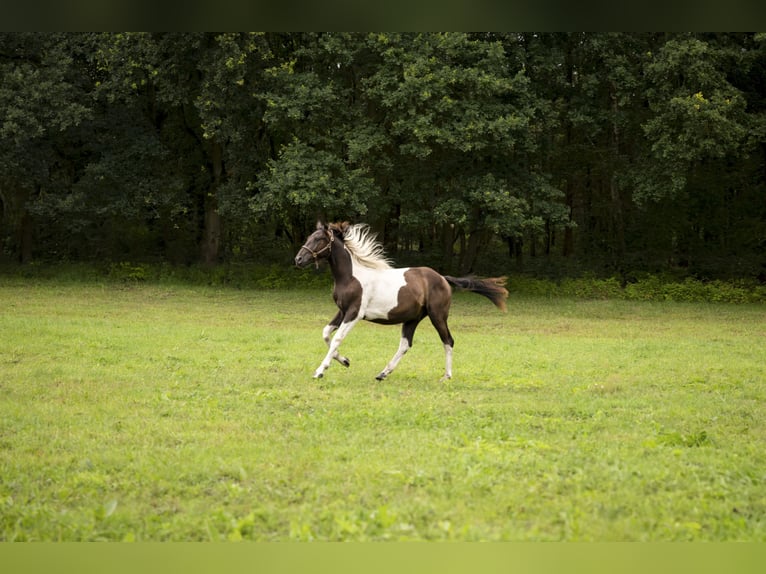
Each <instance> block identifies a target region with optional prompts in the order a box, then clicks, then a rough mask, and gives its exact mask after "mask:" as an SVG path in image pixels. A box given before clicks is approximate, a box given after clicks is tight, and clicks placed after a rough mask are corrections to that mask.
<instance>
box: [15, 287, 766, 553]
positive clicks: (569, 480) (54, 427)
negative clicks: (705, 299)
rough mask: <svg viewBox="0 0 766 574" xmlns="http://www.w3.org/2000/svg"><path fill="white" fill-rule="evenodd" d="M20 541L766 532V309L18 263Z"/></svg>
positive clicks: (682, 536)
mask: <svg viewBox="0 0 766 574" xmlns="http://www.w3.org/2000/svg"><path fill="white" fill-rule="evenodd" d="M0 308H2V313H0V539H1V540H101V539H105V540H158V541H159V540H237V539H242V538H244V539H255V540H399V539H429V540H431V539H449V540H453V539H457V540H758V541H764V540H766V488H765V484H764V483H765V481H766V450H764V448H763V445H764V444H766V308H764V307H763V306H762V305H761V306H747V305H711V304H682V303H646V302H630V301H577V300H572V299H558V300H555V299H554V300H547V299H532V298H527V299H517V298H514V296H513V295H512V296H511V300H510V301H509V312H508V313H507V314H505V315H504V314H502V313H500V312H498V311H497V310H496V309H495V308H494V307H492V305H491V304H490V303H489V302H487V301H486V300H484V299H482V298H480V297H478V296H476V295H472V294H457V295H456V297H455V302H454V304H453V311H452V318H451V324H450V326H451V329H452V332H453V334H454V336H455V339H456V348H455V357H454V371H455V378H454V379H453V380H452V381H451V382H449V383H446V384H443V383H439V382H438V381H439V378H440V376H441V374H442V369H443V360H444V357H443V350H442V347H441V344H440V342H439V340H438V337H437V335H436V333H435V331H434V330H433V329H432V327H431V326H430V325H429V324H428V323H427V322H426V323H424V324H423V325H421V328H420V329H419V330H418V332H417V333H416V335H415V346H414V348H413V349H412V350H411V351H410V353H409V354H408V355H407V356H406V357H405V358H404V359H403V360H402V363H401V364H400V365H399V368H398V369H397V371H395V372H394V374H393V375H391V376H390V377H389V379H387V380H386V381H385V382H383V383H379V382H376V381H375V380H374V376H375V375H376V374H377V373H378V372H379V371H380V370H381V368H382V367H383V366H384V365H385V363H386V362H387V361H388V359H390V357H391V355H393V353H394V351H395V350H396V347H397V344H398V339H399V333H398V329H397V328H396V327H383V326H378V325H372V324H362V325H359V326H358V327H357V328H356V329H355V330H354V331H352V333H351V334H350V335H349V337H348V338H347V340H346V342H345V343H344V347H343V348H344V354H346V355H347V356H349V357H350V358H351V361H352V364H351V368H350V369H348V370H347V369H343V368H342V367H340V366H339V365H338V364H337V363H336V364H335V365H334V366H333V367H332V368H331V369H330V370H329V371H328V372H327V374H326V375H325V378H324V379H322V380H321V381H319V382H317V381H313V380H312V379H311V374H312V373H313V370H314V369H315V368H316V366H317V365H318V364H319V361H320V360H321V358H322V357H323V355H324V352H325V346H324V343H323V342H322V340H321V329H322V327H323V325H324V324H325V323H326V321H327V320H329V319H330V318H331V316H332V314H333V311H334V308H333V304H332V301H331V298H330V295H329V293H328V292H327V291H326V290H320V291H305V292H302V291H277V292H274V291H254V290H242V291H238V290H233V289H212V288H205V287H183V286H159V285H139V286H119V285H114V284H97V283H93V284H89V285H83V284H77V283H69V284H59V283H55V282H46V281H42V282H26V281H24V280H21V279H8V280H0Z"/></svg>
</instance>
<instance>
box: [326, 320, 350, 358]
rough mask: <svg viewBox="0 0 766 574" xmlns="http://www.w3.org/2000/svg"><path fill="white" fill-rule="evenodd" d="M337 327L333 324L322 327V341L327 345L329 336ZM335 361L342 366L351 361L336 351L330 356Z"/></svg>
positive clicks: (328, 344)
mask: <svg viewBox="0 0 766 574" xmlns="http://www.w3.org/2000/svg"><path fill="white" fill-rule="evenodd" d="M335 329H337V327H335V326H334V325H331V324H329V325H326V326H325V328H324V329H322V338H323V339H324V342H325V343H327V346H328V347H329V346H330V336H331V335H332V334H333V331H335ZM332 358H333V359H335V360H336V361H338V362H339V363H340V364H341V365H343V366H344V367H348V366H349V365H350V364H351V361H349V360H348V359H347V358H346V357H344V356H343V355H340V354H338V352H337V351H336V352H335V354H334V355H333V357H332Z"/></svg>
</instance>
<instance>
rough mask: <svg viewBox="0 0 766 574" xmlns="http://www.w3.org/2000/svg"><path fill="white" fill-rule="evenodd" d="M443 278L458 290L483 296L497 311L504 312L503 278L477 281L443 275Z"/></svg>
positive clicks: (504, 291) (506, 290)
mask: <svg viewBox="0 0 766 574" xmlns="http://www.w3.org/2000/svg"><path fill="white" fill-rule="evenodd" d="M444 278H445V279H446V280H447V281H448V282H450V283H452V284H453V285H455V286H456V287H459V288H460V289H466V290H468V291H473V292H474V293H478V294H479V295H484V296H485V297H486V298H487V299H489V300H490V301H492V302H493V303H494V304H495V305H496V306H497V307H498V308H499V309H502V310H503V311H505V310H506V309H505V300H506V299H507V298H508V289H506V288H505V280H506V279H505V277H490V278H488V279H477V278H475V277H450V276H449V275H445V276H444Z"/></svg>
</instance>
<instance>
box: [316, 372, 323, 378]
mask: <svg viewBox="0 0 766 574" xmlns="http://www.w3.org/2000/svg"><path fill="white" fill-rule="evenodd" d="M322 377H324V373H315V374H314V378H315V379H321V378H322Z"/></svg>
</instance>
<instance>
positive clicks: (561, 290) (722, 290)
mask: <svg viewBox="0 0 766 574" xmlns="http://www.w3.org/2000/svg"><path fill="white" fill-rule="evenodd" d="M509 290H510V291H511V292H512V293H517V294H521V295H529V296H534V297H547V298H552V297H570V298H574V299H623V300H628V301H678V302H692V303H701V302H711V303H766V286H764V285H759V284H757V283H756V282H755V281H747V280H736V281H721V280H716V281H710V282H705V281H700V280H698V279H693V278H691V277H689V278H686V279H684V280H683V281H677V280H674V279H672V278H667V277H662V276H658V275H646V276H645V277H642V278H640V279H637V280H635V281H634V282H632V283H628V284H627V285H625V286H624V287H623V286H622V285H621V283H620V281H619V279H617V278H615V277H610V278H607V279H598V278H594V277H582V278H576V279H564V280H562V281H560V282H558V283H557V282H554V281H550V280H545V279H535V278H531V277H523V276H519V277H513V278H512V279H511V280H510V281H509Z"/></svg>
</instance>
